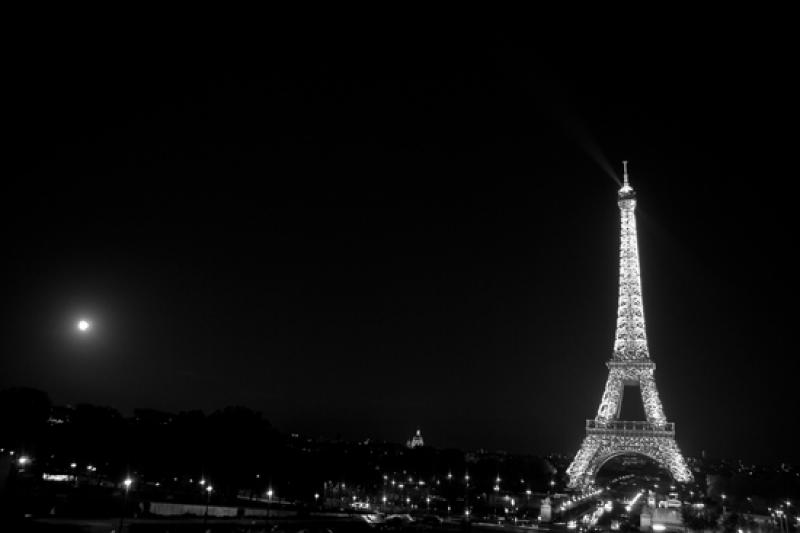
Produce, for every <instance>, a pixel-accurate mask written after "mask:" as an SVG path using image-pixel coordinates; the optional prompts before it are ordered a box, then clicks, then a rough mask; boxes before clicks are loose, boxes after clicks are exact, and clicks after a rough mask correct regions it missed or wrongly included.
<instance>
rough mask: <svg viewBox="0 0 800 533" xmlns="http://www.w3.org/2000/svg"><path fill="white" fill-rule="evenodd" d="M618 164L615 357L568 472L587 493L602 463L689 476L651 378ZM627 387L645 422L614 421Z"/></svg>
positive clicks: (635, 253)
mask: <svg viewBox="0 0 800 533" xmlns="http://www.w3.org/2000/svg"><path fill="white" fill-rule="evenodd" d="M623 164H624V166H625V171H624V175H625V178H624V184H623V186H622V188H621V189H620V190H619V193H618V195H617V196H618V202H617V203H618V205H619V209H620V216H621V219H622V225H621V231H620V251H619V305H618V309H617V332H616V338H615V340H614V355H613V356H612V358H611V360H610V361H609V362H608V363H606V365H607V366H608V380H607V381H606V388H605V392H603V398H602V400H601V401H600V408H599V409H598V410H597V416H596V417H595V418H594V419H593V420H587V421H586V437H585V438H584V440H583V444H582V445H581V448H580V450H578V453H577V454H576V455H575V459H573V461H572V464H571V465H570V466H569V468H568V469H567V474H568V475H569V486H570V487H571V488H575V489H586V488H588V487H591V486H592V485H593V484H594V480H595V476H596V475H597V472H598V470H600V468H601V467H602V466H603V465H604V464H605V463H606V462H607V461H609V460H610V459H613V458H614V457H617V456H620V455H628V454H639V455H644V456H646V457H649V458H650V459H652V460H653V461H655V462H656V463H658V465H659V466H661V467H663V468H664V469H666V470H668V471H669V472H670V474H672V477H673V478H674V479H675V480H676V481H678V482H688V481H691V480H692V473H691V471H690V470H689V468H688V467H687V466H686V461H685V460H684V458H683V455H681V452H680V450H679V449H678V444H677V443H676V442H675V424H674V423H672V422H667V419H666V417H665V416H664V410H663V409H662V407H661V400H660V399H659V397H658V390H657V389H656V382H655V378H654V376H653V373H654V371H655V369H656V365H655V363H653V361H652V360H651V359H650V353H649V351H648V349H647V334H646V332H645V323H644V305H643V303H642V282H641V280H640V278H639V248H638V244H637V237H636V216H635V215H634V210H635V209H636V193H635V192H634V190H633V188H632V187H631V186H630V183H628V162H627V161H625V162H623ZM626 385H634V386H638V387H639V390H640V392H641V394H642V403H643V404H644V410H645V416H646V417H647V421H642V422H628V421H622V420H619V415H620V412H621V410H622V396H623V392H624V389H625V386H626Z"/></svg>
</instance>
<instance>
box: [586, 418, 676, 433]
mask: <svg viewBox="0 0 800 533" xmlns="http://www.w3.org/2000/svg"><path fill="white" fill-rule="evenodd" d="M586 433H587V434H588V435H624V436H628V437H675V423H674V422H666V423H664V424H661V425H659V424H651V423H650V422H628V421H624V420H611V421H609V422H603V421H600V420H595V419H589V420H587V421H586Z"/></svg>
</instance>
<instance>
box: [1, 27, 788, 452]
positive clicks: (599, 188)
mask: <svg viewBox="0 0 800 533" xmlns="http://www.w3.org/2000/svg"><path fill="white" fill-rule="evenodd" d="M111 33H112V34H113V32H111ZM644 33H646V32H644ZM680 33H681V30H679V29H674V33H665V34H663V35H660V36H658V38H652V39H647V40H644V38H645V36H644V35H638V36H633V35H630V36H627V37H626V38H624V39H621V40H619V41H618V42H616V43H609V42H606V40H605V39H602V45H600V44H598V43H599V42H600V41H598V40H594V41H592V40H589V41H587V42H586V43H581V44H577V43H576V42H574V41H572V40H571V39H569V38H567V37H566V36H562V38H561V39H560V40H557V41H550V42H544V43H543V42H540V41H538V40H535V39H533V38H529V37H530V36H528V35H526V34H525V33H524V32H515V31H511V30H508V31H497V32H494V31H486V32H470V31H466V30H465V31H459V32H453V33H452V34H451V33H444V32H440V31H438V30H437V31H429V32H424V33H417V32H408V31H403V32H398V31H386V32H385V31H384V30H383V29H380V28H377V29H374V30H372V31H369V32H366V31H362V32H355V33H353V32H346V31H340V32H328V33H323V34H319V33H316V32H307V33H303V32H298V33H294V32H288V31H287V32H285V33H280V34H276V33H275V32H274V31H269V32H267V31H266V30H265V32H264V35H259V34H253V35H251V36H250V37H249V38H247V39H237V40H235V41H234V40H230V41H226V42H225V44H224V45H222V44H220V43H219V42H216V41H215V42H213V44H212V43H211V41H212V40H211V39H208V40H204V39H203V38H202V36H201V35H194V36H191V37H186V38H180V39H178V38H175V39H170V40H166V39H165V40H164V41H163V42H161V41H158V42H157V43H156V42H155V41H153V40H152V37H151V36H149V35H145V33H144V32H143V33H141V34H131V35H127V34H126V35H124V36H117V37H116V38H114V36H113V35H105V36H102V37H95V36H87V35H86V34H81V35H77V34H69V35H65V36H61V35H59V36H58V38H56V37H52V38H44V37H42V36H31V38H30V39H28V40H26V41H25V42H23V43H20V42H17V43H15V44H14V45H13V46H12V49H13V50H12V53H10V60H9V62H8V63H7V64H6V65H5V66H4V70H5V75H4V78H5V79H6V82H5V89H6V90H8V91H9V92H8V93H7V95H6V96H5V98H4V111H5V113H4V115H6V118H4V121H3V122H4V129H5V131H6V133H7V134H8V135H7V136H6V137H7V138H8V137H10V140H7V141H6V143H5V148H6V149H7V155H5V156H4V158H3V164H4V167H5V170H4V175H5V179H4V180H3V181H2V185H1V186H0V199H1V200H2V210H0V222H1V224H0V237H2V243H3V248H2V249H3V252H4V253H3V261H2V299H1V300H0V301H2V305H1V306H0V308H1V309H2V322H1V323H0V328H2V331H0V349H1V350H2V352H1V353H0V387H11V386H31V387H36V388H39V389H42V390H45V391H47V392H48V393H49V394H50V395H51V397H52V399H53V401H54V402H55V403H73V404H74V403H80V402H89V403H95V404H104V405H111V406H114V407H116V408H118V409H120V410H121V411H122V412H123V413H126V414H128V413H130V412H131V410H132V409H133V408H134V407H152V408H157V409H164V410H175V411H177V410H187V409H194V408H198V409H203V410H206V411H211V410H214V409H218V408H221V407H224V406H226V405H245V406H248V407H251V408H254V409H257V410H260V411H263V413H264V414H265V416H266V417H267V418H268V419H269V420H270V421H271V422H272V423H273V424H274V425H275V426H277V427H278V428H279V429H281V430H284V431H287V432H288V431H299V432H302V433H308V434H311V435H315V436H322V437H329V438H333V437H336V436H337V435H338V436H341V437H343V438H347V439H361V438H365V437H373V438H384V439H389V440H394V441H401V440H405V439H406V438H407V437H408V436H410V435H411V433H412V432H413V431H414V430H415V429H416V428H417V427H420V428H422V431H423V434H424V436H425V438H426V442H427V443H429V444H431V445H434V446H438V447H450V446H453V447H464V448H478V447H483V448H488V449H504V450H508V451H513V452H525V453H548V452H551V451H556V452H561V453H565V454H569V455H571V454H573V453H575V451H576V450H577V448H578V446H579V444H580V442H581V439H582V438H583V436H584V420H585V419H586V418H591V417H593V416H594V415H595V413H596V410H597V407H598V404H599V401H600V396H601V393H602V389H603V386H604V383H605V379H606V376H607V369H606V367H605V364H604V363H605V361H606V360H607V359H608V358H609V357H610V356H611V352H612V341H613V334H614V322H615V313H616V293H617V268H618V263H617V261H618V245H619V242H618V239H619V211H618V208H617V205H616V191H617V189H618V187H619V186H618V185H617V183H616V182H615V181H614V179H615V177H614V174H615V173H616V174H620V173H621V160H622V159H628V160H629V161H630V174H631V181H632V185H633V186H634V187H635V188H636V190H637V193H638V197H639V207H638V209H637V215H638V224H639V239H640V253H641V263H642V279H643V284H644V296H645V312H646V317H647V327H648V335H649V342H650V351H651V354H652V357H653V359H654V360H655V362H656V363H657V365H658V368H657V372H656V380H657V384H658V387H659V391H660V393H661V399H662V402H663V404H664V409H665V412H666V414H667V417H668V418H669V419H670V420H672V421H675V422H676V424H677V431H678V434H677V438H678V442H679V444H680V446H681V448H682V449H683V450H684V451H685V452H686V453H687V454H689V455H696V454H699V453H700V451H701V450H706V451H707V452H708V453H711V454H712V455H715V456H723V457H731V458H737V457H742V458H743V459H745V460H746V461H754V462H768V461H769V462H772V461H791V462H800V454H799V453H798V449H799V448H798V447H797V445H796V442H793V441H792V439H791V438H790V437H789V435H790V434H791V431H792V424H793V423H794V424H796V422H797V421H798V417H797V408H798V396H797V391H796V387H797V378H796V376H797V375H798V371H800V368H799V367H800V365H798V357H797V349H796V347H795V345H794V343H793V342H791V340H792V339H793V337H794V334H795V332H796V328H797V325H796V321H795V320H794V318H793V316H792V314H790V313H789V312H788V311H787V308H788V309H789V310H792V309H793V308H794V307H795V306H796V302H797V296H798V294H797V293H798V291H797V286H798V284H797V269H796V264H795V260H794V259H793V258H792V255H793V252H794V251H793V249H794V248H795V247H796V244H797V239H796V234H795V211H796V207H795V203H796V198H795V194H794V193H793V192H791V189H790V186H791V185H794V184H795V182H796V179H797V178H796V176H797V164H796V161H794V162H792V164H791V165H790V164H788V162H785V161H786V160H788V159H791V156H792V154H793V153H796V150H797V148H796V142H794V141H796V134H795V133H794V128H795V126H792V127H789V126H788V124H796V119H795V118H791V117H790V116H789V110H790V108H791V107H792V106H794V105H795V104H794V103H793V102H796V94H795V93H794V90H793V89H791V88H790V86H789V84H788V80H789V77H790V71H791V70H792V69H793V68H794V67H791V63H792V61H789V58H788V55H789V54H788V51H787V49H786V48H785V46H784V45H785V43H782V42H780V37H779V36H775V35H773V36H772V37H770V38H768V39H762V38H759V39H758V40H755V39H754V38H753V37H752V36H749V35H748V34H744V33H737V32H735V31H731V32H729V33H728V34H726V35H722V34H720V35H708V34H706V33H705V32H700V33H703V34H704V35H708V38H707V39H703V40H700V39H698V40H697V41H696V42H695V41H693V42H691V43H687V42H686V41H685V39H684V36H683V35H681V36H680V40H681V46H678V45H677V44H676V43H677V40H678V39H679V35H678V34H680ZM603 34H604V32H603V31H600V32H599V34H598V36H597V37H598V39H599V38H600V37H601V36H602V35H603ZM312 35H313V36H312ZM793 137H794V140H793V139H792V138H793ZM617 177H618V176H617ZM80 317H89V318H90V319H91V320H92V321H93V322H94V329H93V331H92V333H91V335H88V336H83V337H82V336H79V335H77V334H76V332H75V329H74V328H75V322H76V320H77V319H78V318H80Z"/></svg>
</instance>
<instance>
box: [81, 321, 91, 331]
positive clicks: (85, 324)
mask: <svg viewBox="0 0 800 533" xmlns="http://www.w3.org/2000/svg"><path fill="white" fill-rule="evenodd" d="M91 326H92V325H91V324H90V323H89V321H88V320H79V321H78V329H79V330H81V331H88V330H89V328H90V327H91Z"/></svg>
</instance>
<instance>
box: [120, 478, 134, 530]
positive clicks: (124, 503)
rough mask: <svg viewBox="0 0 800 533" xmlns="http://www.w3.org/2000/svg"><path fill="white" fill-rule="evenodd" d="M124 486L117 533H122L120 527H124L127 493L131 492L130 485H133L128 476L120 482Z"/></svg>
mask: <svg viewBox="0 0 800 533" xmlns="http://www.w3.org/2000/svg"><path fill="white" fill-rule="evenodd" d="M122 484H123V485H124V486H125V492H123V493H122V513H120V515H119V531H120V533H122V527H123V526H124V525H125V507H126V506H127V503H128V491H130V490H131V485H133V480H132V479H131V478H130V476H128V477H126V478H125V480H124V481H123V482H122Z"/></svg>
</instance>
